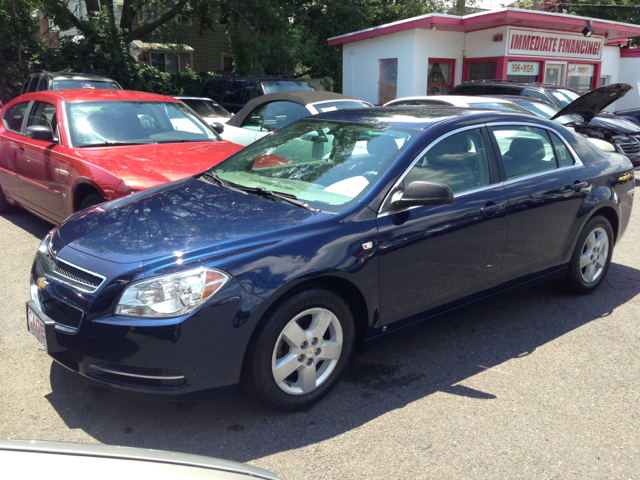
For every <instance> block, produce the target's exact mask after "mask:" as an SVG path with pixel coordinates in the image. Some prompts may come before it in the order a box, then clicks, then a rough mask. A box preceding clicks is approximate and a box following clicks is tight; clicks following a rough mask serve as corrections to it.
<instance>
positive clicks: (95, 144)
mask: <svg viewBox="0 0 640 480" xmlns="http://www.w3.org/2000/svg"><path fill="white" fill-rule="evenodd" d="M154 143H156V142H118V141H115V140H114V141H110V142H102V143H89V144H87V145H79V146H78V148H88V147H113V146H114V145H152V144H154Z"/></svg>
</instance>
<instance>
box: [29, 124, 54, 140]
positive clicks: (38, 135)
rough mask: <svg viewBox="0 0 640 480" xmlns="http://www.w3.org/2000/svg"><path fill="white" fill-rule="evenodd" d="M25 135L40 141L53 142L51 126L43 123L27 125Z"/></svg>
mask: <svg viewBox="0 0 640 480" xmlns="http://www.w3.org/2000/svg"><path fill="white" fill-rule="evenodd" d="M27 137H29V138H31V139H33V140H39V141H41V142H51V143H53V141H54V140H53V132H52V131H51V128H49V127H46V126H44V125H31V126H30V127H27Z"/></svg>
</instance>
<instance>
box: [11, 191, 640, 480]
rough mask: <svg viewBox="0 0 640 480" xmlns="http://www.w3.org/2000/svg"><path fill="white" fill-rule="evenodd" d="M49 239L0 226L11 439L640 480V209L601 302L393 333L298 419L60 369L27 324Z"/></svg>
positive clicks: (517, 298)
mask: <svg viewBox="0 0 640 480" xmlns="http://www.w3.org/2000/svg"><path fill="white" fill-rule="evenodd" d="M637 186H640V181H637ZM50 228H51V226H50V225H48V224H46V223H45V222H43V221H41V220H39V219H37V218H36V217H34V216H33V215H31V214H29V213H26V212H23V211H21V210H18V209H16V210H15V211H14V212H12V213H8V214H4V215H1V216H0V402H1V403H0V405H1V407H0V437H12V438H23V439H41V440H64V441H72V442H96V443H97V442H99V443H105V444H110V445H126V446H133V447H144V448H155V449H164V450H173V451H180V452H187V453H195V454H201V455H210V456H214V457H220V458H225V459H230V460H236V461H241V462H247V463H249V464H251V465H255V466H258V467H262V468H266V469H268V470H271V471H273V472H275V473H276V474H278V475H280V476H281V477H282V478H283V479H285V480H297V479H310V478H313V479H339V480H345V479H414V478H415V479H422V478H425V479H427V478H499V479H520V478H522V479H542V478H554V479H555V478H576V479H582V478H589V479H618V478H619V479H640V413H639V407H640V387H639V380H640V355H639V352H640V349H639V348H638V347H639V344H640V321H639V320H638V318H639V314H638V312H640V297H639V295H638V294H639V293H640V253H639V252H640V207H639V206H638V205H636V208H635V211H634V212H633V216H632V219H631V222H630V225H629V228H628V230H627V232H626V234H625V236H624V237H623V238H622V240H621V241H620V242H619V243H618V244H617V245H616V247H615V252H614V256H613V262H612V265H611V270H610V271H609V274H608V277H607V279H606V280H605V282H604V283H603V284H602V286H601V287H600V288H599V289H598V290H597V291H596V292H595V293H593V294H592V295H589V296H574V295H569V294H567V293H564V292H563V291H562V290H561V289H559V288H558V285H557V284H554V283H550V284H545V285H541V286H537V287H534V288H531V289H529V290H526V291H523V292H520V293H517V294H511V295H505V296H502V297H500V298H498V299H495V300H493V301H491V302H489V303H484V304H482V305H479V306H476V307H473V308H468V309H466V310H464V311H458V312H456V313H453V314H448V315H446V316H444V317H441V318H439V319H437V320H434V321H431V322H430V323H428V324H424V325H422V326H420V327H418V328H416V329H413V330H411V331H407V332H403V333H400V334H397V335H395V336H393V337H391V338H388V339H385V340H383V341H381V342H379V343H378V344H377V345H375V347H374V348H371V349H369V350H368V351H366V352H365V353H364V354H362V355H358V356H356V357H355V358H354V361H353V362H352V364H351V365H350V367H349V368H348V370H347V373H346V375H345V377H344V379H343V380H342V381H341V382H340V384H339V385H338V387H337V388H336V389H335V391H334V392H333V393H332V394H331V395H330V396H329V397H327V398H326V399H325V400H324V401H322V402H321V403H319V404H318V405H316V406H314V407H312V408H311V409H309V410H307V411H304V412H299V413H294V414H281V413H274V412H272V411H270V410H268V409H266V408H265V407H263V406H261V405H260V404H258V403H256V402H255V401H253V400H251V399H248V398H245V397H243V396H240V397H239V398H237V399H233V400H210V401H206V402H201V403H197V404H188V403H186V404H185V403H168V402H151V401H146V400H140V399H135V398H131V397H128V396H125V395H122V394H120V393H115V392H112V391H111V390H108V389H106V388H104V387H102V386H100V385H97V384H95V383H92V382H90V381H89V380H86V379H84V378H81V377H80V376H78V375H76V374H74V373H71V372H69V371H67V370H65V369H64V368H63V367H61V366H59V365H57V364H55V363H54V362H52V360H51V359H50V358H49V357H48V356H47V355H46V353H45V352H44V350H43V348H42V347H41V346H40V344H39V343H38V342H37V341H36V339H35V338H34V337H33V336H32V335H31V334H30V333H29V332H28V331H27V329H26V319H25V301H26V300H28V298H29V282H28V273H29V270H30V267H31V262H32V260H33V256H34V253H35V251H36V248H37V246H38V244H39V242H40V239H42V238H43V237H44V236H45V235H46V233H47V232H48V231H49V229H50Z"/></svg>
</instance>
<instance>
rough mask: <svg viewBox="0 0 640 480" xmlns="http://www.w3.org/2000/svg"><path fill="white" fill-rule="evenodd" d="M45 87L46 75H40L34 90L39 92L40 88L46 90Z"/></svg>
mask: <svg viewBox="0 0 640 480" xmlns="http://www.w3.org/2000/svg"><path fill="white" fill-rule="evenodd" d="M46 89H47V76H46V75H42V76H41V77H40V81H39V82H38V86H37V87H36V91H38V92H40V91H42V90H46Z"/></svg>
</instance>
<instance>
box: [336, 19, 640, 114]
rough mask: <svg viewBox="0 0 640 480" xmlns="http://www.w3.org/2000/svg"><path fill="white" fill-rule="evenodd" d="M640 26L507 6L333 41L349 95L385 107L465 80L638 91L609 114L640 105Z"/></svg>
mask: <svg viewBox="0 0 640 480" xmlns="http://www.w3.org/2000/svg"><path fill="white" fill-rule="evenodd" d="M638 36H640V26H637V25H630V24H626V23H618V22H611V21H608V20H599V19H596V18H593V19H590V18H586V17H577V16H574V15H564V14H558V13H549V12H540V11H534V10H521V9H515V8H503V9H500V10H493V11H488V12H482V13H476V14H473V15H465V16H463V17H460V16H454V15H443V14H435V13H434V14H428V15H422V16H419V17H413V18H409V19H406V20H401V21H399V22H394V23H389V24H386V25H381V26H379V27H374V28H370V29H367V30H362V31H359V32H353V33H348V34H346V35H341V36H338V37H333V38H330V39H329V46H336V47H337V46H341V47H342V50H343V54H342V59H343V60H342V61H343V66H342V68H343V86H342V91H343V93H344V94H346V95H351V96H354V97H358V98H361V99H363V100H367V101H369V102H372V103H376V104H379V103H385V102H387V101H389V100H392V99H394V98H400V97H407V96H412V95H428V94H443V93H446V92H447V91H448V90H449V89H451V88H452V87H453V86H454V85H458V84H459V83H462V82H463V81H469V80H482V79H499V80H513V81H518V82H530V83H534V82H545V83H552V84H555V85H558V86H568V87H571V88H573V89H575V90H577V91H580V92H586V91H588V90H590V89H592V88H596V87H599V86H602V85H609V84H611V83H628V84H630V85H631V86H632V87H633V88H634V89H633V90H631V91H630V92H629V93H628V94H627V95H626V96H625V97H624V98H622V99H621V100H619V101H618V102H616V103H617V104H615V105H612V107H610V108H609V109H608V110H614V109H625V108H637V107H640V93H639V92H640V49H630V48H627V47H626V46H627V39H629V38H632V37H638Z"/></svg>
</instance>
